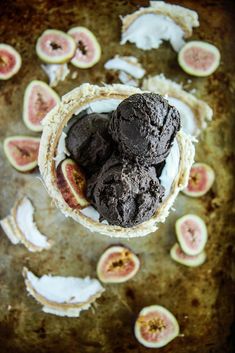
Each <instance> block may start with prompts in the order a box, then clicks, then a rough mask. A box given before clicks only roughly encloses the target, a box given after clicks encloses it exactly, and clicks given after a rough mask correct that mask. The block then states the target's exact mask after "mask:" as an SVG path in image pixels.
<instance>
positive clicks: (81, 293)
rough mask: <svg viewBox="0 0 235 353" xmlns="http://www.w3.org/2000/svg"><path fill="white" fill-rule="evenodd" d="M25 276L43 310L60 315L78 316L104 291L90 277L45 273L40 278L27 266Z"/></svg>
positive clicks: (24, 270) (27, 287) (24, 271)
mask: <svg viewBox="0 0 235 353" xmlns="http://www.w3.org/2000/svg"><path fill="white" fill-rule="evenodd" d="M23 276H24V278H25V285H26V289H27V291H28V292H29V293H30V294H31V295H32V296H33V297H34V298H35V299H36V300H37V301H38V302H39V303H40V304H42V305H43V309H42V310H43V311H44V312H46V313H50V314H54V315H59V316H69V317H78V316H79V315H80V312H81V311H82V310H87V309H89V307H90V305H91V304H92V303H94V302H95V300H96V299H97V298H99V297H100V296H101V294H102V293H103V292H104V288H103V287H102V285H101V284H100V282H99V281H98V280H97V279H91V278H89V277H86V278H79V277H62V276H51V275H43V276H42V277H40V278H39V277H37V276H35V275H34V274H33V273H32V272H31V271H29V270H28V269H27V268H24V269H23Z"/></svg>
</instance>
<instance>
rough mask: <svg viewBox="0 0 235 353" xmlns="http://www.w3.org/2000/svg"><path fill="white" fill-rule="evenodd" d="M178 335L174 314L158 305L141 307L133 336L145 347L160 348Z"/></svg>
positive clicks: (177, 325)
mask: <svg viewBox="0 0 235 353" xmlns="http://www.w3.org/2000/svg"><path fill="white" fill-rule="evenodd" d="M178 335H179V324H178V322H177V320H176V318H175V316H174V315H173V314H172V313H171V312H170V311H169V310H167V309H166V308H164V307H163V306H160V305H151V306H147V307H145V308H143V309H142V310H141V311H140V313H139V316H138V318H137V320H136V322H135V337H136V339H137V340H138V341H139V342H140V343H141V344H142V345H143V346H145V347H148V348H161V347H164V346H166V345H167V344H168V343H169V342H171V341H172V340H173V339H174V338H176V337H177V336H178Z"/></svg>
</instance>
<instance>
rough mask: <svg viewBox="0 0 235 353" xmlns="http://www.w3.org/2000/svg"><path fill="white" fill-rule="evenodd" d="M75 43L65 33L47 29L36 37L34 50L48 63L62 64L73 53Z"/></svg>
mask: <svg viewBox="0 0 235 353" xmlns="http://www.w3.org/2000/svg"><path fill="white" fill-rule="evenodd" d="M75 50H76V43H75V41H74V39H73V38H72V37H71V36H69V35H68V34H67V33H64V32H62V31H58V30H57V29H47V30H46V31H44V32H43V33H42V35H41V36H40V37H39V38H38V40H37V44H36V52H37V55H38V56H39V58H40V59H41V60H42V61H44V62H46V63H48V64H64V63H66V62H68V61H69V60H70V59H71V58H72V57H73V56H74V53H75Z"/></svg>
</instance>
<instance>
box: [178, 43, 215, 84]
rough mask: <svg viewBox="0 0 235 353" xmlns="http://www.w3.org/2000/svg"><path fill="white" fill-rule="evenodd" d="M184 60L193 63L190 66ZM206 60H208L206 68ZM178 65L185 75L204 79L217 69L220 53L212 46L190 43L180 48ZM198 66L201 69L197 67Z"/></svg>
mask: <svg viewBox="0 0 235 353" xmlns="http://www.w3.org/2000/svg"><path fill="white" fill-rule="evenodd" d="M186 60H192V61H193V62H192V63H191V65H190V64H189V63H187V62H186ZM206 60H209V63H208V62H207V67H206ZM200 61H201V62H200ZM178 63H179V65H180V67H181V68H182V69H183V70H184V71H185V72H186V73H187V74H189V75H192V76H197V77H206V76H209V75H211V74H213V72H215V70H216V69H217V68H218V66H219V64H220V52H219V50H218V49H217V48H216V47H215V46H214V45H212V44H209V43H207V42H202V41H191V42H188V43H186V44H185V45H184V46H183V47H182V48H181V50H180V52H179V54H178ZM200 64H201V68H200V67H197V66H200ZM195 66H196V67H195Z"/></svg>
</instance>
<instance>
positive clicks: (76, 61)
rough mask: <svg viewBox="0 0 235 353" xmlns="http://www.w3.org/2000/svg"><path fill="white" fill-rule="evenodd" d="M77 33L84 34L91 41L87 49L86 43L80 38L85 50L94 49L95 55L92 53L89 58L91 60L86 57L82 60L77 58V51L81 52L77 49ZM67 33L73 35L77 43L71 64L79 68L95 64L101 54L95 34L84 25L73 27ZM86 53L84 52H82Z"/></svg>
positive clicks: (86, 67)
mask: <svg viewBox="0 0 235 353" xmlns="http://www.w3.org/2000/svg"><path fill="white" fill-rule="evenodd" d="M79 33H83V34H85V36H86V38H88V40H89V41H91V42H92V48H89V46H88V49H87V48H85V47H86V45H87V43H85V44H84V43H83V42H82V40H80V41H81V42H82V44H83V45H84V48H85V50H87V51H88V52H89V50H91V49H93V50H94V51H95V55H93V58H91V60H90V61H89V58H88V57H87V60H86V61H85V62H84V61H83V60H79V58H77V55H78V53H79V52H81V51H80V50H79V51H78V50H77V49H78V44H79V43H77V38H76V35H78V34H79ZM68 34H69V35H71V36H72V37H73V39H74V40H75V42H76V44H77V49H76V51H75V55H74V57H73V58H72V60H71V64H73V65H74V66H76V67H78V68H80V69H88V68H90V67H92V66H94V65H95V64H97V63H98V61H99V60H100V56H101V47H100V44H99V42H98V40H97V38H96V37H95V35H94V34H93V33H92V32H91V31H90V30H89V29H88V28H86V27H74V28H71V29H70V30H69V31H68ZM84 55H86V54H84Z"/></svg>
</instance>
